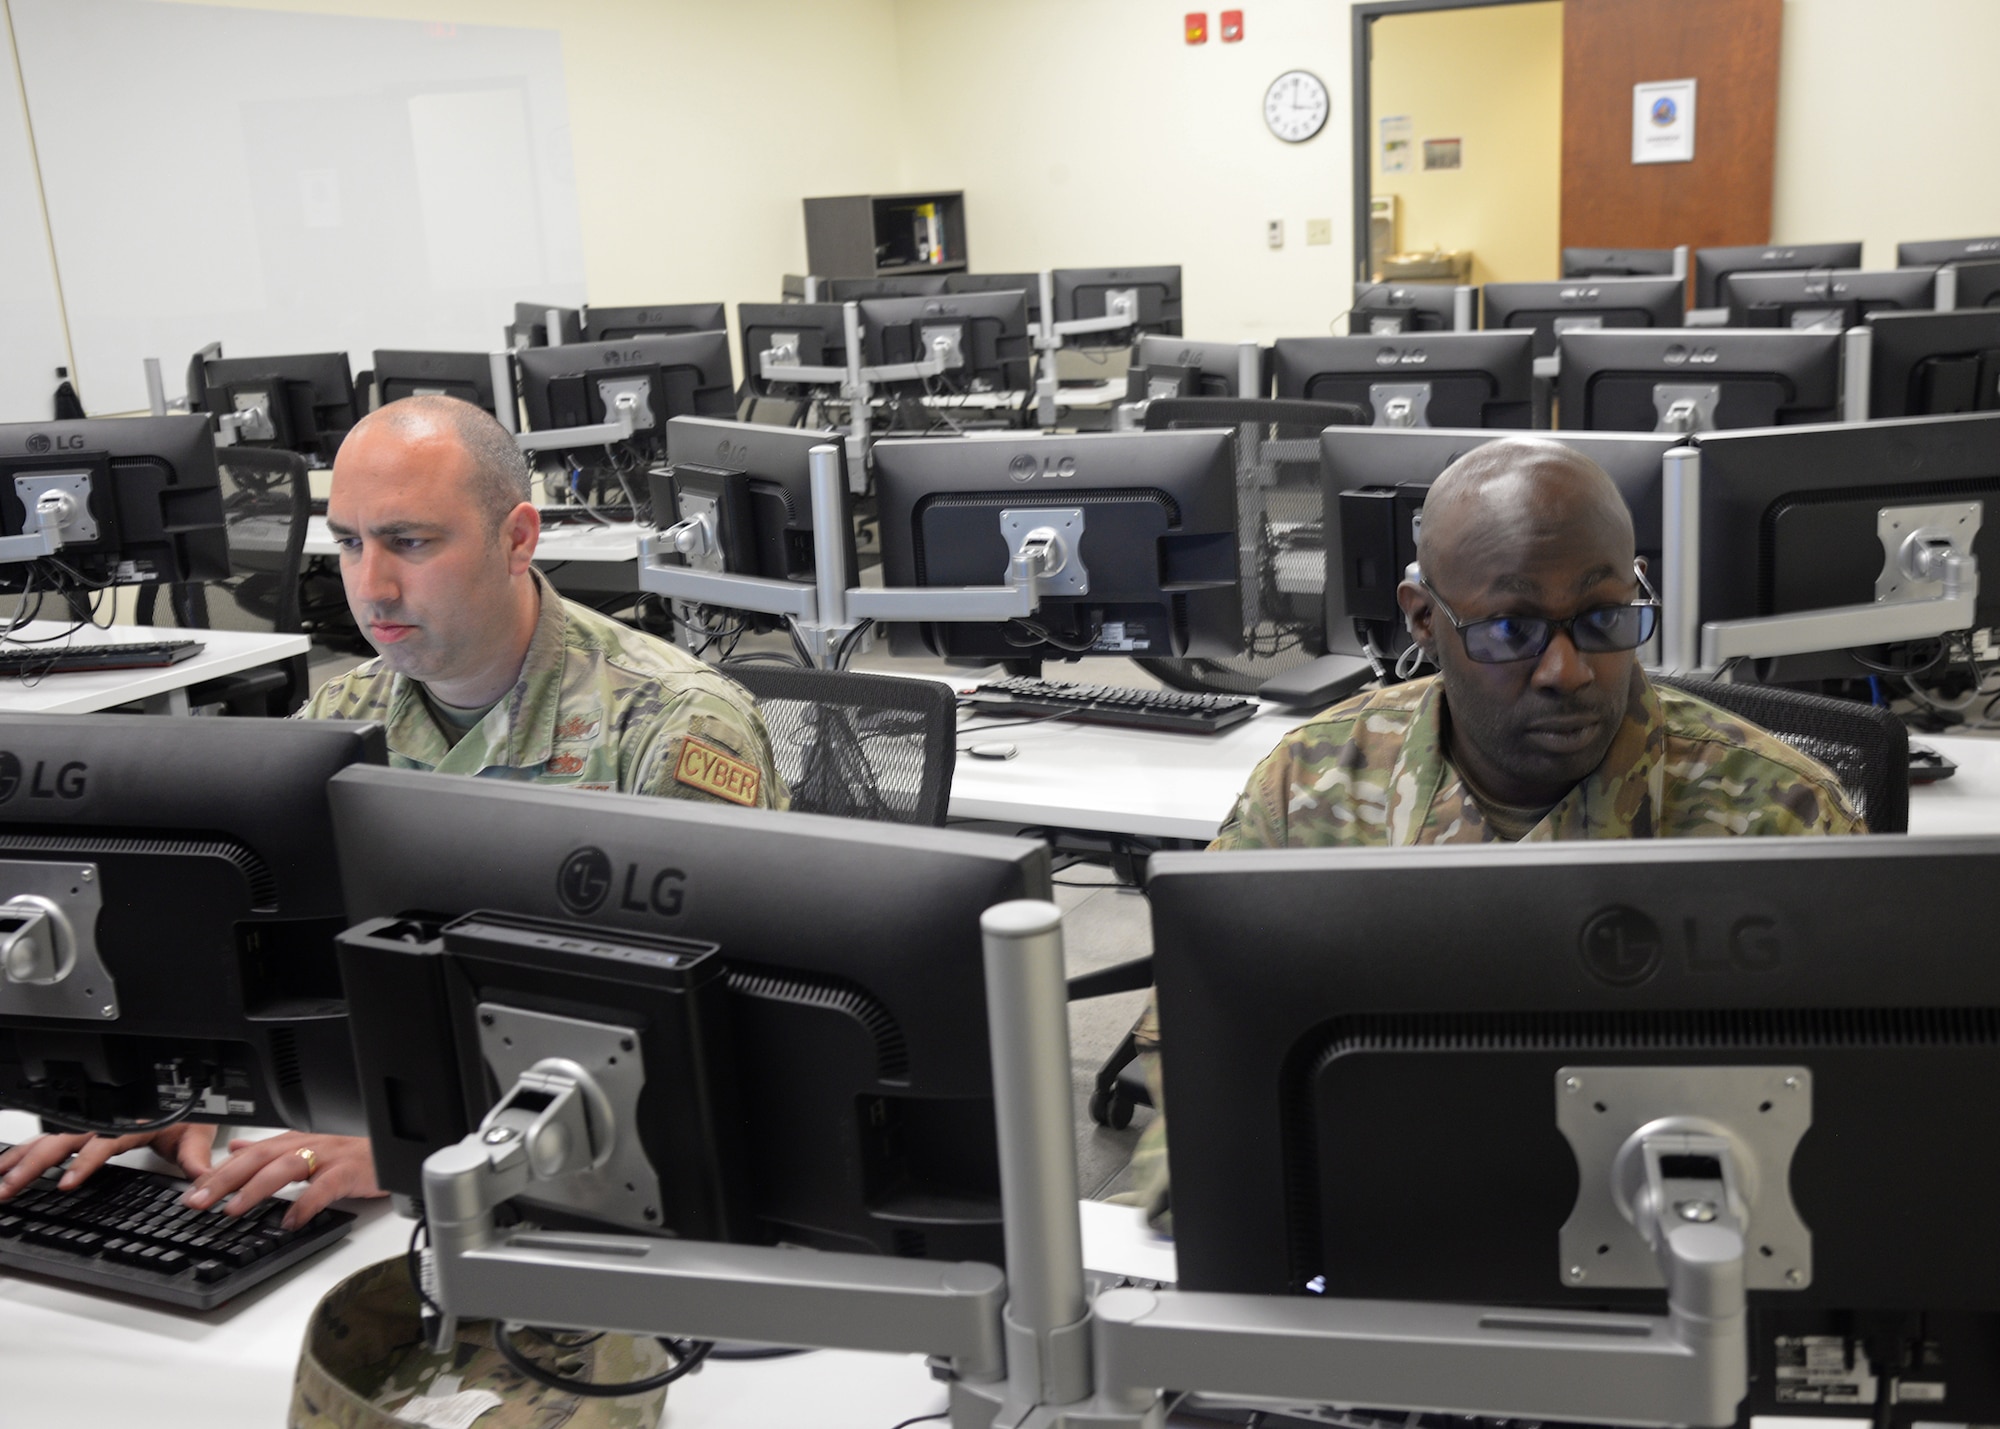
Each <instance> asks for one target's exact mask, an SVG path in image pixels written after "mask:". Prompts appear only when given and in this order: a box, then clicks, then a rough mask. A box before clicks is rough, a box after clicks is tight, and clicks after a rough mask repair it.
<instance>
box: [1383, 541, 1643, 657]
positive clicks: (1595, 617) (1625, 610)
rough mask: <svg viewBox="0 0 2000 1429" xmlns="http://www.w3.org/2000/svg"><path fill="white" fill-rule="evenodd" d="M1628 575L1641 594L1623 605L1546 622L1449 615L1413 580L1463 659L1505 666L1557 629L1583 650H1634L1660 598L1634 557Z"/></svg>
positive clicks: (1530, 653)
mask: <svg viewBox="0 0 2000 1429" xmlns="http://www.w3.org/2000/svg"><path fill="white" fill-rule="evenodd" d="M1632 575H1633V577H1634V578H1635V579H1637V580H1638V582H1639V589H1640V590H1641V591H1642V592H1644V598H1643V599H1641V600H1635V601H1631V602H1629V603H1628V604H1625V605H1599V606H1594V607H1592V608H1591V609H1589V610H1584V611H1579V612H1578V613H1577V614H1575V615H1572V616H1571V617H1570V618H1569V619H1567V620H1551V619H1549V618H1548V617H1547V616H1542V615H1496V616H1494V617H1493V618H1492V619H1490V620H1471V621H1466V620H1460V619H1459V618H1458V617H1457V616H1456V615H1453V614H1452V611H1451V607H1450V606H1448V605H1446V604H1445V603H1444V598H1443V597H1442V596H1440V595H1439V594H1438V593H1437V591H1436V590H1435V589H1434V588H1433V587H1432V585H1431V583H1430V581H1429V580H1428V579H1426V578H1425V577H1423V576H1421V575H1419V576H1418V577H1417V584H1418V585H1420V586H1422V587H1423V588H1424V589H1425V590H1426V591H1428V592H1429V593H1430V598H1431V599H1432V600H1433V601H1435V602H1436V603H1437V608H1438V609H1439V610H1441V611H1443V612H1444V618H1445V619H1446V620H1449V621H1450V622H1451V625H1452V629H1454V630H1456V631H1457V632H1458V638H1459V639H1460V640H1461V641H1463V642H1464V644H1465V653H1466V656H1467V657H1468V658H1469V659H1472V660H1476V661H1478V662H1479V663H1480V664H1482V665H1507V664H1511V663H1512V662H1514V661H1516V660H1533V659H1535V658H1537V657H1538V656H1540V655H1541V653H1542V652H1543V651H1544V650H1546V649H1548V648H1549V642H1550V641H1552V640H1554V639H1555V638H1556V632H1557V631H1558V630H1561V631H1564V632H1566V633H1567V634H1568V636H1569V639H1570V644H1572V645H1574V646H1576V648H1577V649H1578V650H1581V651H1583V652H1585V653H1587V654H1602V653H1605V652H1608V651H1613V650H1636V649H1638V648H1639V647H1640V646H1641V645H1644V644H1645V643H1646V642H1647V641H1648V640H1651V639H1652V638H1653V632H1654V631H1655V630H1657V629H1658V628H1659V624H1660V601H1659V597H1658V596H1656V595H1654V594H1653V588H1652V587H1651V586H1650V585H1648V584H1647V583H1646V571H1645V568H1644V567H1643V566H1642V565H1640V564H1639V562H1637V561H1634V562H1633V563H1632Z"/></svg>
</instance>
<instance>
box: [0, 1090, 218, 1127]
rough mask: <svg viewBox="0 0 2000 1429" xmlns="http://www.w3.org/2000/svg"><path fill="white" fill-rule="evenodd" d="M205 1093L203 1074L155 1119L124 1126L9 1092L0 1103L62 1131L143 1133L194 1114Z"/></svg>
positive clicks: (174, 1124)
mask: <svg viewBox="0 0 2000 1429" xmlns="http://www.w3.org/2000/svg"><path fill="white" fill-rule="evenodd" d="M207 1093H208V1080H207V1079H206V1078H204V1079H202V1080H200V1081H196V1082H192V1083H190V1084H189V1087H188V1097H187V1100H186V1101H184V1102H182V1103H181V1104H180V1105H179V1106H177V1107H175V1108H174V1109H173V1111H172V1112H171V1113H169V1114H168V1115H166V1116H163V1117H161V1118H159V1119H158V1120H157V1121H135V1122H133V1123H131V1124H130V1125H127V1126H118V1125H115V1124H113V1123H110V1122H95V1121H85V1120H84V1119H83V1118H82V1117H76V1116H66V1115H64V1114H63V1113H61V1112H54V1111H44V1110H43V1109H42V1108H40V1107H38V1106H31V1105H29V1104H28V1103H26V1102H24V1101H22V1100H20V1099H19V1098H16V1097H12V1096H9V1097H6V1098H4V1099H0V1106H10V1107H13V1108H14V1109H15V1110H16V1111H25V1112H28V1113H30V1114H31V1115H34V1116H38V1117H40V1118H41V1119H42V1120H43V1121H45V1122H47V1123H48V1124H49V1125H50V1126H59V1127H61V1128H62V1129H63V1130H64V1131H79V1132H88V1133H89V1134H90V1135H92V1136H103V1137H116V1136H143V1135H145V1134H146V1133H147V1132H150V1131H165V1130H166V1129H167V1128H168V1127H170V1126H179V1125H180V1124H181V1123H182V1122H184V1121H186V1120H187V1119H188V1117H190V1116H191V1115H193V1113H194V1109H195V1107H196V1106H198V1105H200V1103H201V1099H202V1097H204V1096H205V1095H207Z"/></svg>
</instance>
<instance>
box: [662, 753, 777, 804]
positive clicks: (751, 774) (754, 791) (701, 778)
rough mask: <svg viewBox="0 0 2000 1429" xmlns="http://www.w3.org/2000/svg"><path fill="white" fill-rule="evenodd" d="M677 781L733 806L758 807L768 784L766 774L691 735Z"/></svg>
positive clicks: (677, 763)
mask: <svg viewBox="0 0 2000 1429" xmlns="http://www.w3.org/2000/svg"><path fill="white" fill-rule="evenodd" d="M674 780H675V782H677V783H680V784H685V785H687V786H688V788H690V789H699V790H700V791H701V792H702V793H704V794H713V795H714V796H715V797H716V798H718V799H727V800H728V801H729V802H730V803H732V804H743V805H745V806H750V807H754V806H755V805H756V803H757V795H758V793H759V792H760V791H761V790H762V788H763V785H764V771H763V770H761V769H759V768H758V767H757V766H756V765H754V764H749V763H746V762H745V761H743V760H741V759H738V758H737V757H736V756H735V755H733V754H725V753H724V752H723V751H722V750H720V749H717V748H716V747H715V746H714V745H712V744H705V743H703V742H702V741H701V740H699V739H696V738H695V737H694V736H693V735H689V736H687V737H686V738H684V739H682V740H681V757H680V758H679V759H678V760H676V761H675V762H674Z"/></svg>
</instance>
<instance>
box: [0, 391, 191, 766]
mask: <svg viewBox="0 0 2000 1429" xmlns="http://www.w3.org/2000/svg"><path fill="white" fill-rule="evenodd" d="M52 491H53V492H57V493H61V494H63V495H66V496H68V497H70V498H72V499H73V500H74V501H75V502H76V504H77V506H78V507H79V508H80V510H79V511H78V513H77V516H76V517H75V518H72V519H66V520H64V521H63V522H62V525H61V529H62V533H63V537H64V539H63V544H62V545H61V546H60V547H59V548H58V550H57V552H56V556H55V557H54V559H48V558H44V559H41V560H36V561H33V562H29V563H25V564H12V563H10V564H4V565H0V594H7V595H19V594H22V593H24V592H27V591H48V592H79V591H86V590H91V589H96V588H100V587H103V586H110V585H144V584H153V583H158V584H167V583H171V582H176V581H215V580H222V579H224V578H226V577H227V576H228V575H229V542H228V538H227V536H226V534H225V528H224V524H223V515H222V488H221V480H220V477H219V476H218V474H217V472H216V457H215V439H214V437H213V436H212V435H210V432H209V426H208V421H207V419H206V418H203V417H198V416H171V417H110V418H103V417H100V418H90V419H85V420H81V421H68V422H54V421H50V422H10V423H7V424H5V425H0V536H20V535H24V534H33V533H34V532H36V531H39V530H41V529H42V522H43V518H42V516H41V515H40V514H39V513H38V512H37V511H35V509H34V507H35V505H36V504H37V503H38V502H39V501H40V498H41V497H42V495H44V494H45V493H48V492H52ZM4 782H5V781H4V779H0V783H4Z"/></svg>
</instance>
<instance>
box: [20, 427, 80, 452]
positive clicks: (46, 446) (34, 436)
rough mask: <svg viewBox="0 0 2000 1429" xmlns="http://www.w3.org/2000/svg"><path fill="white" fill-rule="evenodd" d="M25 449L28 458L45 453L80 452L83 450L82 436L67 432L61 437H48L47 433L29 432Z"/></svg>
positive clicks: (77, 433) (78, 433)
mask: <svg viewBox="0 0 2000 1429" xmlns="http://www.w3.org/2000/svg"><path fill="white" fill-rule="evenodd" d="M22 445H24V446H25V447H27V449H28V454H29V455H30V456H42V455H44V454H45V453H47V452H52V451H54V452H80V451H82V450H83V434H82V433H81V432H69V433H67V434H64V435H61V436H54V437H52V436H50V435H49V434H48V433H47V432H30V433H28V440H27V441H26V442H24V443H23V444H22Z"/></svg>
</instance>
